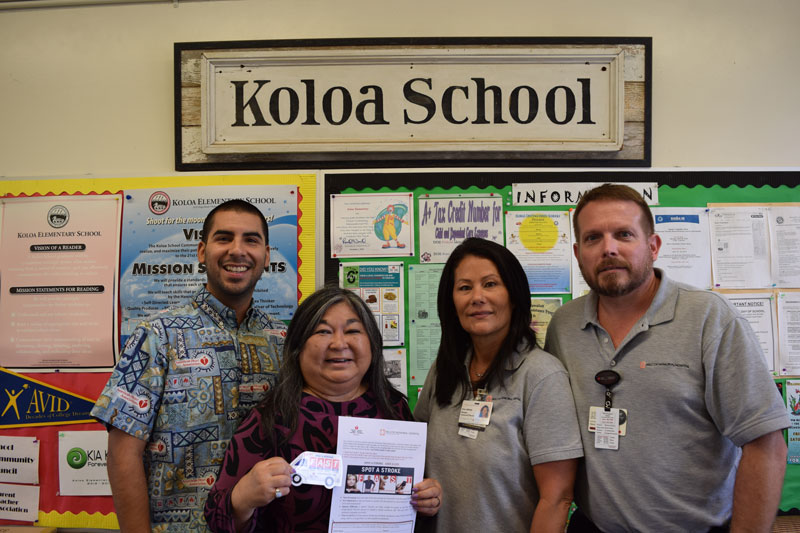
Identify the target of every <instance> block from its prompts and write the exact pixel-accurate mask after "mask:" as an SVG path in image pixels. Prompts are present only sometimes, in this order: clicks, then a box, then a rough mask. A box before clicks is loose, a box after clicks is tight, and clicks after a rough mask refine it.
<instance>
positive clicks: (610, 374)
mask: <svg viewBox="0 0 800 533" xmlns="http://www.w3.org/2000/svg"><path fill="white" fill-rule="evenodd" d="M621 379H622V376H620V375H619V374H618V373H617V372H615V371H613V370H601V371H600V372H598V373H597V374H595V376H594V380H595V381H596V382H598V383H599V384H600V385H602V386H604V387H605V388H606V401H605V403H604V404H603V407H604V408H605V410H606V411H610V410H611V389H613V388H614V385H616V384H617V383H619V382H620V380H621Z"/></svg>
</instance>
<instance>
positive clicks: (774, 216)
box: [769, 204, 800, 288]
mask: <svg viewBox="0 0 800 533" xmlns="http://www.w3.org/2000/svg"><path fill="white" fill-rule="evenodd" d="M769 235H770V242H771V243H772V255H773V261H772V279H773V281H774V282H775V285H777V286H778V287H781V288H790V287H791V288H795V287H800V205H796V204H795V205H773V206H770V209H769Z"/></svg>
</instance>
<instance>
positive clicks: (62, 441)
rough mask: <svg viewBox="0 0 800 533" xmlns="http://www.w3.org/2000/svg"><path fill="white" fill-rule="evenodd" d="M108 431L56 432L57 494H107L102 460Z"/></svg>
mask: <svg viewBox="0 0 800 533" xmlns="http://www.w3.org/2000/svg"><path fill="white" fill-rule="evenodd" d="M107 457H108V432H106V431H61V432H59V434H58V487H59V488H58V490H59V494H60V495H61V496H111V485H110V484H109V483H108V473H107V470H106V461H107Z"/></svg>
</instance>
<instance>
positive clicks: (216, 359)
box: [92, 288, 286, 533]
mask: <svg viewBox="0 0 800 533" xmlns="http://www.w3.org/2000/svg"><path fill="white" fill-rule="evenodd" d="M285 335H286V326H285V324H284V323H283V322H281V321H278V320H273V319H272V318H270V317H269V316H267V315H265V314H264V313H262V312H260V311H259V310H257V309H255V308H252V307H251V308H250V309H249V310H248V311H247V316H246V317H245V319H244V320H243V321H242V324H241V325H237V322H236V313H235V312H234V311H233V310H232V309H230V308H228V307H225V306H224V305H223V304H222V303H220V302H219V300H217V299H216V298H214V296H212V295H211V294H210V293H209V292H208V291H207V290H205V288H201V289H200V290H199V291H198V292H197V293H196V294H195V295H194V297H193V298H192V300H191V301H190V302H189V303H188V304H187V305H185V306H183V307H179V308H173V309H168V310H166V311H164V312H162V313H159V314H157V315H155V316H153V317H150V318H149V319H148V320H146V321H145V322H143V323H142V324H140V325H139V326H138V327H137V328H136V330H135V331H134V332H133V333H132V334H131V336H130V338H129V339H128V342H127V344H126V345H125V348H124V350H123V352H122V355H121V357H120V360H119V362H118V363H117V366H116V368H115V369H114V372H113V373H112V374H111V378H110V379H109V381H108V383H107V384H106V386H105V389H104V390H103V392H102V393H101V394H100V397H99V398H98V399H97V403H96V404H95V406H94V409H92V415H93V416H95V417H97V418H99V419H100V420H102V421H104V422H105V423H107V424H109V425H110V426H113V427H115V428H118V429H121V430H122V431H125V432H126V433H128V434H130V435H133V436H134V437H137V438H140V439H142V440H146V441H147V445H146V446H145V457H144V461H145V470H146V472H147V481H148V492H149V496H150V520H151V525H152V529H153V531H175V532H184V531H186V532H193V533H194V532H197V531H204V530H207V526H206V523H205V519H204V518H203V505H204V504H205V500H206V496H207V494H208V491H209V489H210V488H211V486H212V485H213V484H214V481H215V480H216V478H217V473H218V472H219V468H220V466H221V465H222V459H223V458H224V457H225V450H226V448H227V446H228V441H229V440H230V438H231V436H232V435H233V433H234V430H235V429H236V428H237V426H238V425H239V422H240V421H242V420H243V419H244V417H245V416H246V415H247V413H248V412H249V410H250V409H251V408H252V407H253V406H255V405H256V404H257V403H258V402H259V401H260V400H261V398H262V397H263V396H264V394H265V392H266V391H267V390H269V388H270V387H271V386H273V385H274V384H275V380H276V378H277V374H278V367H279V365H280V360H281V356H282V353H283V340H284V337H285Z"/></svg>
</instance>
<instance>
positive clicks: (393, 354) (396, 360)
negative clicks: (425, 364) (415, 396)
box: [383, 348, 408, 396]
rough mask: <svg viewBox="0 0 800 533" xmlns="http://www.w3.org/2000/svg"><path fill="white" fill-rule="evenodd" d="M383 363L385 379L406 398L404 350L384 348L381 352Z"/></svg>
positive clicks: (406, 383) (406, 380)
mask: <svg viewBox="0 0 800 533" xmlns="http://www.w3.org/2000/svg"><path fill="white" fill-rule="evenodd" d="M383 361H384V363H385V364H386V377H387V378H389V383H391V384H392V386H393V387H394V388H395V389H397V390H398V391H400V392H402V393H403V395H405V396H408V379H406V349H405V348H386V349H385V350H383Z"/></svg>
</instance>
